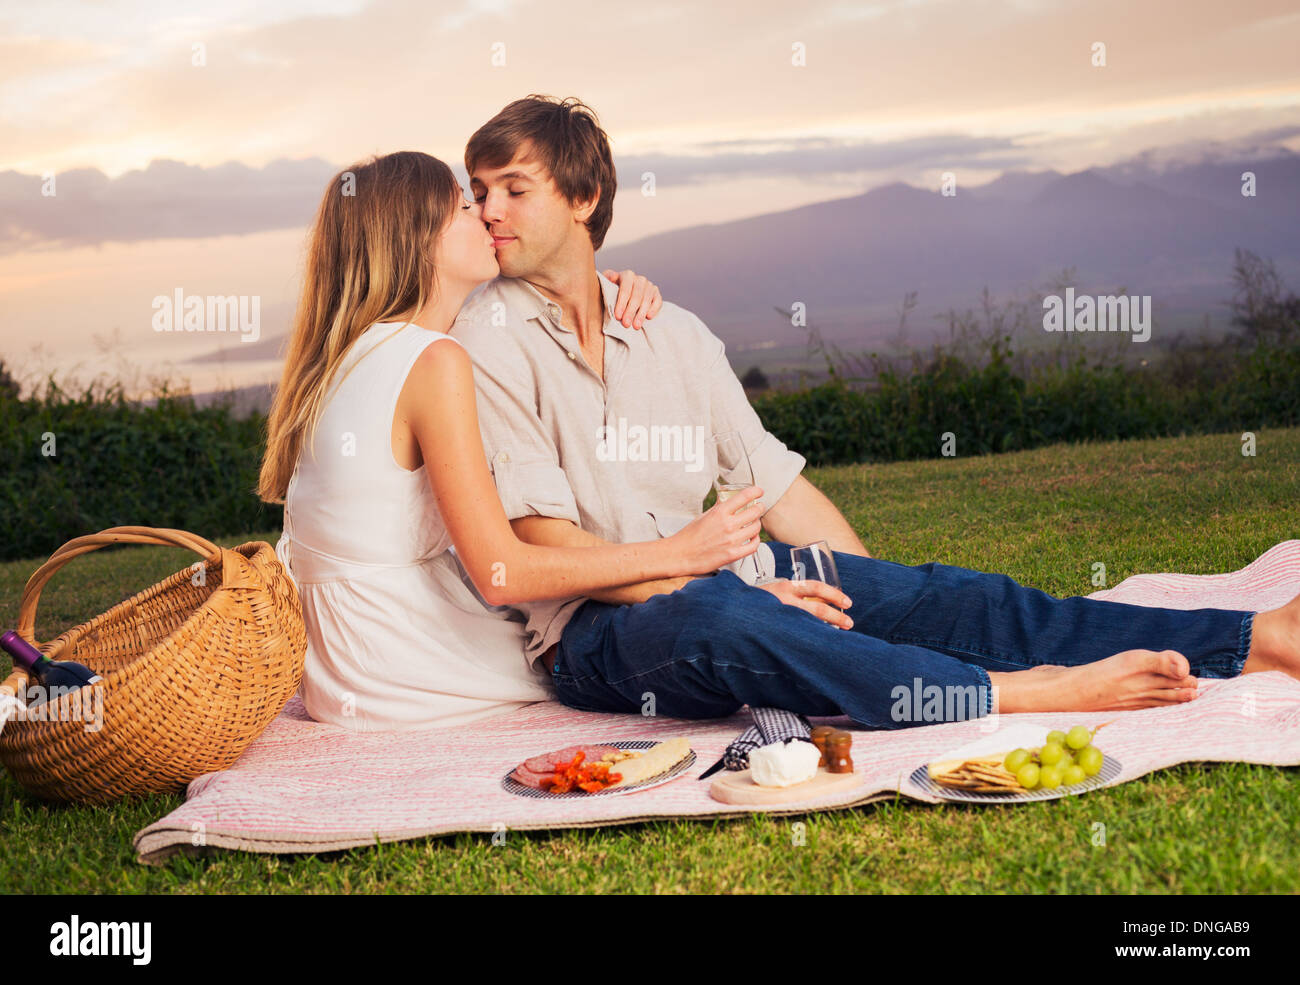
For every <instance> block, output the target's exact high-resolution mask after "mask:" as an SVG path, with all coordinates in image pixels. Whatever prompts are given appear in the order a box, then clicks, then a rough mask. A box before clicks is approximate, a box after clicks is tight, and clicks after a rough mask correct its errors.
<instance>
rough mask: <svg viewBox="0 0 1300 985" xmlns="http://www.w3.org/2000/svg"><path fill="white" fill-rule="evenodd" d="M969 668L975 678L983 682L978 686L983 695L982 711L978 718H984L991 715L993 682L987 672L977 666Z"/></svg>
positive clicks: (973, 665)
mask: <svg viewBox="0 0 1300 985" xmlns="http://www.w3.org/2000/svg"><path fill="white" fill-rule="evenodd" d="M970 666H971V668H972V669H973V670H974V671H975V676H976V677H978V678H979V679H980V680H981V681H982V682H983V683H982V684H980V685H979V686H980V688H981V693H982V694H983V695H984V710H983V711H982V712H981V713H980V717H981V718H986V717H987V716H989V715H991V714H993V681H992V680H990V679H989V672H988V671H987V670H985V669H984V668H983V667H981V666H980V665H979V664H971V665H970Z"/></svg>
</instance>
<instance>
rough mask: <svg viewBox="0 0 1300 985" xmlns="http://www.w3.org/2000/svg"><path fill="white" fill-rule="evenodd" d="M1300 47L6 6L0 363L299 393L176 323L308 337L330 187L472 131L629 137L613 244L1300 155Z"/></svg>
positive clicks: (1295, 39)
mask: <svg viewBox="0 0 1300 985" xmlns="http://www.w3.org/2000/svg"><path fill="white" fill-rule="evenodd" d="M1096 42H1102V43H1104V45H1105V64H1104V65H1102V66H1096V65H1094V64H1093V61H1094V52H1093V46H1094V44H1095V43H1096ZM1298 50H1300V9H1297V7H1296V5H1295V3H1294V2H1285V0H1278V2H1265V0H1253V2H1252V0H1245V2H1237V3H1233V4H1223V3H1220V2H1204V0H1147V2H1143V3H1138V4H1134V3H1132V2H1131V0H1124V2H1110V0H1079V2H1068V0H1062V2H1048V0H888V2H878V3H844V2H817V0H807V2H800V3H797V4H794V3H790V2H789V0H778V2H769V0H747V2H745V3H726V4H697V3H685V2H680V3H678V2H670V3H645V2H636V3H618V2H608V3H602V4H599V5H593V4H590V3H574V2H570V0H545V2H541V0H537V2H526V0H469V2H445V3H444V2H434V3H429V2H427V0H426V2H417V0H378V2H363V0H258V2H254V0H227V2H219V3H218V2H213V3H207V2H199V3H184V4H182V3H176V2H175V0H168V2H163V0H147V2H144V0H141V2H116V3H112V2H110V3H104V2H100V3H89V2H70V0H42V2H41V3H21V4H20V3H16V2H12V0H3V2H0V358H3V359H4V360H5V362H6V363H7V364H9V365H10V366H11V367H13V368H14V369H15V371H16V372H17V373H18V374H19V375H20V376H27V377H31V376H32V375H43V374H44V373H47V372H56V373H59V374H69V375H74V376H79V377H83V378H84V377H85V376H91V375H94V374H96V373H98V372H108V373H110V374H116V375H118V376H123V377H129V376H130V375H131V374H136V376H141V375H143V376H145V377H146V378H147V377H151V376H158V375H161V376H172V377H173V378H175V377H178V376H179V377H184V378H188V379H189V381H190V382H191V384H192V385H193V386H194V387H195V389H196V390H201V389H206V388H208V387H209V386H212V385H225V384H233V383H245V382H253V381H271V380H274V379H275V378H276V376H277V372H276V367H275V364H274V362H273V361H266V362H263V363H256V364H252V363H238V364H236V363H234V362H232V363H229V364H225V365H222V364H219V363H218V364H213V363H202V364H190V363H189V362H188V361H189V360H191V359H193V358H194V357H196V356H199V355H203V354H204V353H209V352H211V351H212V350H214V349H218V348H222V347H226V348H230V347H238V346H239V345H241V343H240V341H239V339H238V337H237V336H225V337H222V338H220V339H217V338H215V337H214V336H213V335H212V334H211V333H207V334H205V333H160V332H156V331H155V330H154V327H153V318H154V315H155V310H156V309H155V306H154V304H153V301H154V299H155V298H157V297H160V296H167V297H171V296H173V295H174V293H175V292H176V291H177V290H180V291H181V292H182V294H183V295H193V294H198V295H208V294H215V295H240V296H248V297H252V296H256V297H257V298H258V299H259V301H260V316H261V324H262V329H261V330H262V333H263V334H267V335H269V334H276V333H278V332H280V331H283V329H284V327H285V325H286V324H287V321H288V318H289V317H290V314H291V312H292V309H293V304H294V301H295V296H296V290H297V280H298V276H299V271H300V269H301V261H302V254H303V246H304V235H305V228H306V223H307V222H308V221H309V219H310V217H311V214H312V211H313V210H314V208H315V205H316V203H317V201H318V200H319V196H320V193H321V191H322V190H323V188H324V184H325V182H326V181H327V180H328V178H329V177H330V175H331V174H333V173H334V172H335V171H336V170H338V169H339V168H340V167H343V166H345V165H346V164H348V163H350V162H352V161H356V160H360V159H363V158H365V157H367V156H368V155H371V154H376V153H385V152H389V151H394V150H403V149H414V150H422V151H426V152H428V153H431V154H433V155H435V156H437V157H440V158H442V159H443V160H445V161H447V162H448V163H449V164H451V165H452V166H453V168H454V170H455V171H456V173H457V175H458V177H459V178H460V179H461V180H462V181H466V179H467V176H466V175H465V174H464V168H463V164H462V163H461V161H462V154H463V149H464V145H465V141H466V140H467V138H468V137H469V136H470V134H471V133H473V131H474V130H475V129H476V128H477V127H478V126H480V125H481V124H483V123H484V122H486V121H487V120H488V119H489V118H490V117H491V116H492V115H493V114H494V113H495V112H497V111H498V110H499V109H500V108H501V107H503V106H504V105H505V104H507V103H508V102H510V101H511V100H513V99H516V98H519V97H521V96H524V95H527V94H529V93H533V92H539V93H548V94H551V95H554V96H557V97H564V96H577V97H579V98H580V99H582V100H583V101H584V102H586V103H587V104H588V105H590V106H591V107H592V108H593V109H594V110H595V111H596V113H597V114H598V115H599V118H600V121H601V123H602V125H603V127H604V129H605V130H606V132H607V133H608V134H609V135H610V139H611V143H612V147H613V151H614V157H615V163H616V165H617V167H618V169H619V175H620V184H621V188H620V193H619V195H618V197H617V198H616V202H615V219H614V224H613V227H612V229H611V231H610V234H609V236H608V237H607V240H606V243H607V245H609V246H615V245H620V244H624V243H628V242H632V241H635V240H636V239H639V238H642V237H644V236H647V235H650V234H653V233H656V232H662V231H666V230H672V229H681V228H686V227H690V226H694V225H699V224H706V223H717V222H724V221H727V220H731V219H736V218H741V217H744V216H749V215H756V214H761V213H765V212H773V211H778V210H781V209H786V208H792V207H795V206H799V205H804V204H808V203H812V202H820V201H826V200H831V199H836V198H841V197H844V196H848V195H854V194H858V193H861V192H864V191H866V190H868V189H870V188H873V187H876V186H879V185H881V184H885V183H887V182H890V181H905V182H907V183H909V184H914V185H916V186H918V187H928V188H936V187H937V186H938V181H939V175H940V173H941V172H943V171H953V172H955V173H956V174H957V175H958V180H959V181H960V182H963V183H965V184H966V185H968V186H974V185H978V184H980V183H982V182H985V181H989V180H992V179H993V178H995V177H997V176H998V175H1000V174H1001V173H1003V172H1004V171H1006V170H1009V169H1017V170H1041V169H1046V168H1054V169H1057V170H1060V171H1066V172H1068V171H1076V170H1082V169H1084V168H1087V167H1091V166H1104V165H1107V164H1111V163H1114V162H1116V161H1120V160H1123V159H1126V158H1129V157H1132V156H1134V155H1135V154H1138V153H1141V152H1151V153H1153V154H1156V155H1160V154H1164V155H1168V156H1169V157H1170V159H1175V158H1178V157H1180V156H1186V155H1187V154H1192V153H1204V152H1206V150H1207V148H1208V149H1211V150H1213V149H1214V148H1218V149H1219V151H1221V152H1222V151H1226V150H1228V149H1231V148H1232V147H1234V146H1250V145H1253V144H1254V143H1257V142H1258V141H1259V139H1260V135H1261V134H1268V133H1270V132H1278V133H1280V134H1282V135H1283V136H1282V137H1281V139H1280V140H1279V141H1278V142H1279V143H1280V144H1281V145H1283V146H1287V147H1289V148H1290V149H1292V150H1300V138H1298V137H1296V136H1294V135H1290V134H1292V133H1293V132H1294V130H1295V125H1296V124H1297V123H1300V59H1297V58H1296V56H1295V52H1296V51H1298ZM646 172H653V173H654V175H655V184H656V194H655V195H654V196H653V197H647V196H645V195H642V194H641V193H640V177H641V176H642V175H643V174H645V173H646ZM51 176H53V179H54V180H53V190H54V194H53V195H49V194H48V192H47V193H46V194H42V190H43V189H48V188H49V179H50V177H51ZM646 273H647V274H648V275H650V276H651V277H653V274H654V272H653V271H646ZM135 382H137V383H143V382H146V380H143V379H141V380H136V381H135Z"/></svg>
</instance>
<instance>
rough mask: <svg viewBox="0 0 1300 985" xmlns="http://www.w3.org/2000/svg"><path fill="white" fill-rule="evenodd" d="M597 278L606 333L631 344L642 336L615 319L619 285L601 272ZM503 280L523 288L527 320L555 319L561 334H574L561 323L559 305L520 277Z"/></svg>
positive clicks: (522, 296) (521, 293)
mask: <svg viewBox="0 0 1300 985" xmlns="http://www.w3.org/2000/svg"><path fill="white" fill-rule="evenodd" d="M596 277H597V278H598V279H599V280H600V292H601V296H602V297H603V298H604V299H605V324H604V329H603V330H604V333H605V334H606V335H610V336H613V337H614V338H616V339H618V340H619V341H621V342H624V343H630V342H631V339H632V336H633V335H637V334H640V330H639V329H635V328H630V327H628V328H625V327H624V326H623V323H622V322H621V321H619V320H618V319H616V318H615V317H614V302H615V301H617V300H618V285H617V284H615V283H614V282H613V281H612V280H610V279H609V278H608V277H606V276H605V275H604V274H602V273H601V272H600V271H596ZM501 280H502V281H503V282H504V283H506V284H512V285H515V286H516V287H519V288H522V290H521V291H520V299H521V301H523V303H524V304H526V306H527V307H526V314H525V315H524V318H525V319H528V318H543V319H547V318H550V319H553V321H554V324H555V327H557V328H558V329H559V330H560V331H561V332H569V333H572V332H573V329H571V328H568V327H567V326H565V325H564V324H563V323H562V322H561V318H562V317H563V315H562V312H561V311H560V306H559V304H557V303H556V302H555V301H552V300H551V299H550V298H548V297H547V296H546V295H545V294H543V293H542V292H541V291H539V290H538V289H537V288H535V287H534V286H533V285H532V284H530V283H528V281H526V280H524V279H522V278H519V277H502V278H501ZM525 299H526V300H525Z"/></svg>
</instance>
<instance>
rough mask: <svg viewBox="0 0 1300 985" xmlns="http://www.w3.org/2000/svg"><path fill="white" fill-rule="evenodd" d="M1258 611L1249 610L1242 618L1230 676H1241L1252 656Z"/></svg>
mask: <svg viewBox="0 0 1300 985" xmlns="http://www.w3.org/2000/svg"><path fill="white" fill-rule="evenodd" d="M1257 615H1258V613H1256V612H1247V613H1246V614H1245V616H1243V617H1242V620H1241V637H1240V639H1239V641H1238V643H1237V656H1236V657H1235V658H1233V661H1232V664H1231V672H1230V673H1229V674H1228V676H1229V677H1240V676H1241V673H1242V671H1243V670H1244V669H1245V666H1246V658H1247V657H1249V656H1250V641H1251V637H1252V634H1253V633H1254V629H1255V616H1257Z"/></svg>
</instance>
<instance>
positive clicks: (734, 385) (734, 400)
mask: <svg viewBox="0 0 1300 985" xmlns="http://www.w3.org/2000/svg"><path fill="white" fill-rule="evenodd" d="M692 317H695V316H694V315H692ZM696 320H697V321H699V319H698V318H696ZM700 325H701V327H704V323H703V322H700ZM705 332H708V329H707V328H705ZM708 337H709V339H710V340H711V343H710V345H711V348H712V349H713V354H712V362H711V363H710V367H709V386H710V401H709V403H710V406H711V408H712V417H713V419H712V421H711V424H712V428H713V434H714V436H715V437H716V436H717V435H719V434H722V433H724V432H726V431H738V432H739V433H740V437H741V440H742V441H743V442H744V445H745V451H746V453H748V455H749V464H750V467H751V468H752V469H753V470H754V484H755V485H757V486H759V487H760V488H762V490H763V502H764V503H766V504H767V506H768V507H769V508H770V507H771V506H772V505H773V504H775V503H776V502H777V500H779V499H780V498H781V497H782V496H784V495H785V493H786V490H787V489H789V488H790V486H791V485H792V484H793V483H794V480H795V479H797V478H798V477H799V474H800V473H801V472H802V471H803V467H804V466H805V465H806V464H807V460H806V459H805V458H804V457H803V456H802V455H800V454H799V453H798V452H794V451H791V450H790V449H789V448H787V447H786V445H785V443H784V442H783V441H781V439H780V438H778V437H777V436H776V435H774V434H772V432H770V431H768V430H767V429H766V428H764V427H763V422H762V421H761V420H760V419H759V416H758V413H757V412H756V411H755V410H754V408H753V406H752V405H751V404H750V402H749V398H748V397H746V396H745V388H744V387H743V386H741V385H740V380H739V379H737V378H736V374H735V372H734V371H733V370H732V368H731V364H730V363H729V362H728V361H727V353H726V346H724V345H723V343H722V340H721V339H719V338H718V337H717V336H714V335H712V333H709V335H708ZM728 464H729V463H726V462H719V463H718V466H719V470H720V471H721V472H722V474H723V477H724V478H725V477H726V476H727V465H728Z"/></svg>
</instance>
